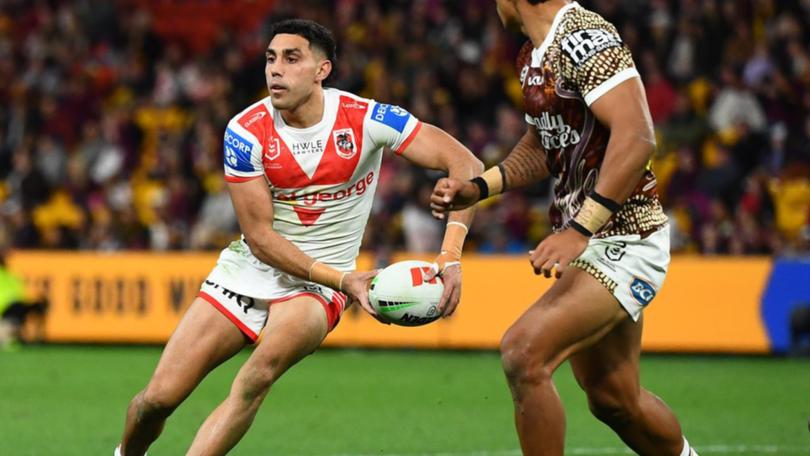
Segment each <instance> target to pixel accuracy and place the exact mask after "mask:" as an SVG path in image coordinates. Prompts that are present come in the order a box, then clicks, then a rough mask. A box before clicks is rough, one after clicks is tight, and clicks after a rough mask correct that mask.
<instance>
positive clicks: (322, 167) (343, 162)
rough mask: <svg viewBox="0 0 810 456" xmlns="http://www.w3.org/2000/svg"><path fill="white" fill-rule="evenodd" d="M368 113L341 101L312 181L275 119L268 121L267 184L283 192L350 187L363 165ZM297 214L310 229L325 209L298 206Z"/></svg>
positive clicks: (363, 107)
mask: <svg viewBox="0 0 810 456" xmlns="http://www.w3.org/2000/svg"><path fill="white" fill-rule="evenodd" d="M367 110H368V104H367V103H363V102H359V101H357V100H355V99H353V98H349V97H345V96H342V97H340V100H339V101H338V110H337V116H336V118H335V123H334V124H333V125H332V129H331V130H330V131H329V135H328V136H327V137H326V145H325V147H324V151H323V154H322V155H321V157H320V161H319V162H318V165H317V168H316V169H315V172H314V173H313V174H312V177H311V178H310V177H309V176H307V174H306V172H304V170H303V169H302V167H301V165H300V164H299V163H298V161H297V160H296V159H295V156H293V154H292V152H291V151H290V148H289V147H288V145H287V144H286V143H285V141H284V140H283V139H282V138H281V137H280V136H279V134H278V132H277V131H276V129H275V125H274V124H273V121H272V119H268V121H267V122H266V129H265V132H266V133H265V134H266V136H265V137H264V141H263V143H264V154H263V157H262V163H263V165H264V171H265V174H266V175H267V178H268V180H269V181H270V182H271V183H272V184H273V185H274V186H275V187H278V188H283V189H306V188H307V187H310V186H314V185H341V184H347V183H348V182H349V181H350V179H351V178H352V175H354V171H355V169H357V165H358V163H359V162H360V158H361V152H362V150H363V122H364V119H365V117H366V112H367ZM313 159H314V157H313ZM294 210H295V213H296V214H297V215H298V218H299V220H301V223H302V224H303V225H304V226H311V225H313V224H314V223H315V222H316V221H317V220H318V218H319V217H320V216H321V214H323V213H324V211H325V210H326V208H312V207H303V206H299V205H295V206H294Z"/></svg>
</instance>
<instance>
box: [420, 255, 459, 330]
mask: <svg viewBox="0 0 810 456" xmlns="http://www.w3.org/2000/svg"><path fill="white" fill-rule="evenodd" d="M437 276H438V277H441V278H442V283H443V284H444V292H443V293H442V297H441V298H440V299H439V313H441V315H442V317H449V316H450V315H453V312H455V311H456V307H458V303H459V301H460V300H461V263H459V262H457V261H456V262H452V263H450V264H446V265H445V264H442V266H439V263H433V267H432V268H431V269H430V272H428V273H426V274H425V280H426V281H428V280H431V279H433V278H434V277H437Z"/></svg>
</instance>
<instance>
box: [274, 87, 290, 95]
mask: <svg viewBox="0 0 810 456" xmlns="http://www.w3.org/2000/svg"><path fill="white" fill-rule="evenodd" d="M287 90H288V89H287V87H286V86H284V85H282V84H270V93H272V94H273V95H281V94H283V93H284V92H286V91H287Z"/></svg>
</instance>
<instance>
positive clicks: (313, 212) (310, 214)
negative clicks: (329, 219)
mask: <svg viewBox="0 0 810 456" xmlns="http://www.w3.org/2000/svg"><path fill="white" fill-rule="evenodd" d="M293 210H294V211H295V213H296V215H298V219H299V220H301V224H303V225H304V226H312V225H314V224H315V222H317V221H318V218H320V216H321V214H323V213H324V211H326V209H325V208H320V209H313V208H310V207H303V206H299V205H296V206H293Z"/></svg>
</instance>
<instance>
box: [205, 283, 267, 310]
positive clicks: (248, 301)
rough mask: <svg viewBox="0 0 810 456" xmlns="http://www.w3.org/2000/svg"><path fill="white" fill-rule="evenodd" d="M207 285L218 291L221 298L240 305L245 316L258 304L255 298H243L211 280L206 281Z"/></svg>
mask: <svg viewBox="0 0 810 456" xmlns="http://www.w3.org/2000/svg"><path fill="white" fill-rule="evenodd" d="M205 284H206V285H209V286H212V287H214V289H215V290H217V291H218V292H219V294H220V295H221V296H223V297H225V298H226V299H228V300H229V301H231V302H233V303H236V305H238V306H239V308H241V309H242V312H244V313H245V315H247V313H248V309H250V308H252V307H253V306H255V305H256V302H255V301H254V300H253V298H251V297H249V296H242V295H240V294H239V293H235V292H233V291H231V290H229V289H227V288H225V287H222V286H220V285H219V284H217V283H214V282H212V281H210V280H206V281H205Z"/></svg>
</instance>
